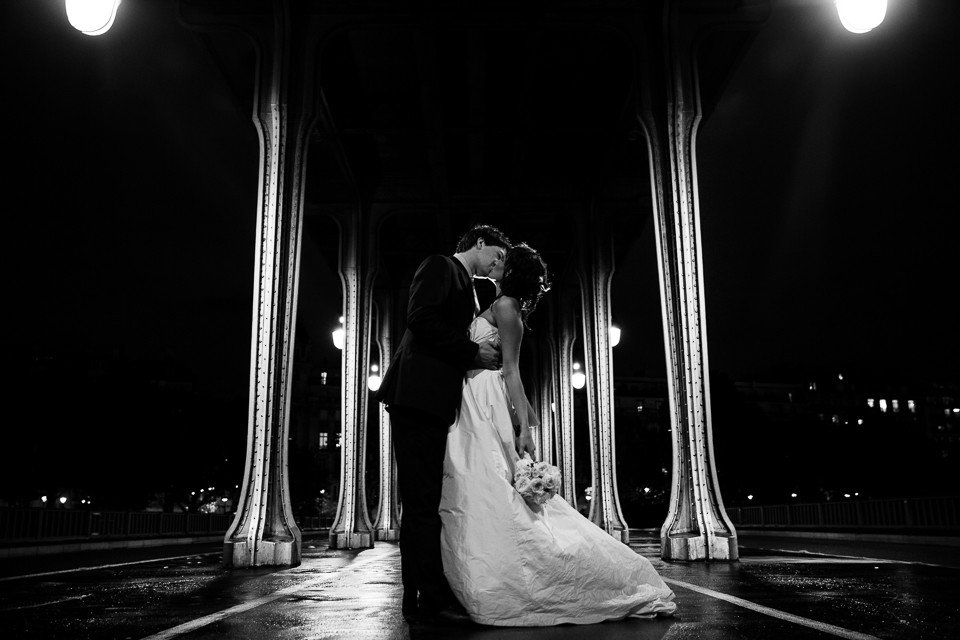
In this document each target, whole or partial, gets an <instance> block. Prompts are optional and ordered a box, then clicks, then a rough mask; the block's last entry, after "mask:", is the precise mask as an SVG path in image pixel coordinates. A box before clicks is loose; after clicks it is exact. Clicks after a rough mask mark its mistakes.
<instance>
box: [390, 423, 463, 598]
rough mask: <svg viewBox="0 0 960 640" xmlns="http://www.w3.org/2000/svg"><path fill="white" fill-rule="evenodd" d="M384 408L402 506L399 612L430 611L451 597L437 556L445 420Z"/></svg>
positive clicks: (438, 555) (438, 550)
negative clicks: (391, 441) (401, 610)
mask: <svg viewBox="0 0 960 640" xmlns="http://www.w3.org/2000/svg"><path fill="white" fill-rule="evenodd" d="M389 412H390V424H391V431H392V433H393V447H394V452H395V454H396V457H397V484H398V485H399V489H400V502H401V505H402V508H403V511H402V517H401V520H400V573H401V576H402V580H403V592H404V593H403V608H404V612H405V613H412V610H413V609H415V608H417V607H419V610H420V611H423V612H434V611H438V610H440V609H442V608H444V607H446V606H448V605H450V604H452V603H453V599H454V596H453V593H452V592H451V591H450V586H449V584H447V579H446V578H445V577H444V575H443V560H442V558H441V556H440V527H441V523H440V493H441V491H442V489H443V458H444V455H445V453H446V448H447V430H448V429H449V425H448V424H447V421H446V420H444V419H442V418H440V417H438V416H434V415H431V414H429V413H426V412H423V411H419V410H417V409H411V408H408V407H400V406H396V405H394V406H391V407H390V408H389ZM418 594H419V605H418V604H417V603H418V599H417V595H418Z"/></svg>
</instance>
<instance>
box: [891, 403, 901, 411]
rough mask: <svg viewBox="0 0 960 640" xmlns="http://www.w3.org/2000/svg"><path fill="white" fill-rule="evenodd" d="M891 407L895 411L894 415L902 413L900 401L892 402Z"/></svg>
mask: <svg viewBox="0 0 960 640" xmlns="http://www.w3.org/2000/svg"><path fill="white" fill-rule="evenodd" d="M890 407H891V408H892V409H893V412H894V413H900V401H899V400H891V401H890Z"/></svg>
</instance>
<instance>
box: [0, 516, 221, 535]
mask: <svg viewBox="0 0 960 640" xmlns="http://www.w3.org/2000/svg"><path fill="white" fill-rule="evenodd" d="M232 521H233V515H232V514H227V513H210V514H206V513H161V512H153V511H75V510H72V509H16V508H0V544H9V543H21V542H30V541H38V540H41V541H56V540H90V539H122V538H162V537H177V536H197V535H210V534H218V533H226V531H227V528H228V527H229V526H230V523H231V522H232Z"/></svg>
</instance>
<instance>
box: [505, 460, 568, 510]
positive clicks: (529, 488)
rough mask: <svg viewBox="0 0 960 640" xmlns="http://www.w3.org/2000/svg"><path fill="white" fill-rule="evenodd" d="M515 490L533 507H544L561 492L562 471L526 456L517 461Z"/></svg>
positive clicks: (514, 479)
mask: <svg viewBox="0 0 960 640" xmlns="http://www.w3.org/2000/svg"><path fill="white" fill-rule="evenodd" d="M513 488H514V489H516V490H517V493H519V494H520V495H521V496H522V497H523V499H524V500H526V501H527V504H529V505H530V506H531V507H532V506H534V505H538V506H539V505H542V504H543V503H545V502H546V501H547V500H549V499H550V498H552V497H553V496H555V495H557V492H558V491H559V490H560V469H558V468H557V467H555V466H554V465H552V464H550V463H548V462H544V461H542V460H541V461H540V462H534V461H533V460H531V459H530V458H529V457H527V456H526V455H525V456H524V457H523V458H520V459H519V460H517V467H516V471H515V472H514V474H513Z"/></svg>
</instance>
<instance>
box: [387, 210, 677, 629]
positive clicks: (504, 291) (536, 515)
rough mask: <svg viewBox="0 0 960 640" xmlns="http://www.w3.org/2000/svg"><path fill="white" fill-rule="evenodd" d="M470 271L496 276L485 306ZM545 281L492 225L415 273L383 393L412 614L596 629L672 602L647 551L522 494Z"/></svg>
mask: <svg viewBox="0 0 960 640" xmlns="http://www.w3.org/2000/svg"><path fill="white" fill-rule="evenodd" d="M474 276H479V277H486V278H490V279H492V280H494V281H496V282H497V283H498V285H499V286H498V289H499V295H498V297H497V298H496V299H495V300H494V302H493V304H491V305H490V306H489V307H488V308H486V309H480V305H479V302H478V297H477V294H476V290H475V289H474V287H473V277H474ZM548 288H549V276H548V273H547V266H546V264H545V263H544V262H543V260H542V259H541V257H540V255H539V254H538V253H537V252H536V251H535V250H534V249H532V248H531V247H529V246H527V245H525V244H518V245H515V246H514V245H511V243H510V242H509V240H508V239H507V238H506V236H504V234H503V233H502V232H501V231H500V230H498V229H496V228H494V227H490V226H484V225H480V226H475V227H473V228H472V229H470V230H469V231H467V233H465V234H464V235H463V237H462V238H461V239H460V242H459V244H458V245H457V249H456V253H455V254H454V255H453V256H443V255H435V256H430V257H428V258H427V259H426V260H424V261H423V262H422V263H421V264H420V266H419V268H418V269H417V271H416V273H415V275H414V277H413V281H412V283H411V285H410V298H409V303H408V307H407V329H406V331H405V333H404V335H403V338H402V340H401V341H400V346H399V348H398V349H397V352H396V354H395V356H394V358H393V361H392V363H391V365H390V367H389V369H388V370H387V372H386V374H385V376H384V380H383V384H382V385H381V387H380V390H379V392H378V393H377V400H378V401H380V402H383V403H385V404H386V405H387V410H388V411H389V413H390V420H391V425H392V433H393V443H394V451H395V453H396V459H397V479H398V483H399V489H400V499H401V500H402V504H403V521H402V524H401V529H400V558H401V559H400V567H401V576H402V581H403V602H402V608H403V615H404V618H405V619H406V620H407V621H408V622H411V623H414V622H422V623H431V622H433V623H444V622H451V621H455V620H457V619H458V618H459V619H461V620H463V621H466V618H465V616H464V614H466V616H469V619H470V620H472V621H474V622H476V623H480V624H487V625H499V626H547V625H557V624H564V623H574V624H590V623H595V622H601V621H604V620H616V619H621V618H624V617H627V616H645V617H652V616H654V615H656V614H670V613H672V612H673V611H674V610H675V608H676V605H675V604H674V603H673V592H672V591H671V590H670V589H669V587H667V586H666V584H664V582H663V580H662V579H661V578H660V576H659V575H658V574H657V572H656V570H655V569H654V568H653V566H652V565H651V564H650V562H649V561H648V560H647V559H646V558H644V557H643V556H641V555H639V554H637V553H635V552H634V551H632V550H631V549H630V548H629V547H627V546H626V545H624V544H623V543H621V542H619V541H618V540H614V539H613V538H612V537H610V536H609V535H607V534H606V533H605V532H604V531H603V530H601V529H600V528H599V527H597V526H596V525H594V524H593V523H591V522H590V521H589V520H587V519H586V518H584V517H583V516H582V515H581V514H580V513H579V512H577V511H576V510H575V509H573V507H571V506H570V505H569V504H567V502H565V501H564V500H563V499H562V498H561V497H560V496H553V497H552V498H550V499H549V500H547V501H546V502H545V503H544V504H542V505H536V504H535V505H533V506H531V505H529V504H528V503H527V502H526V501H525V500H524V499H523V498H522V497H521V496H520V494H519V493H517V491H516V489H514V486H513V482H512V480H513V478H514V471H515V468H516V464H517V461H518V460H519V459H520V458H521V457H522V456H525V455H529V456H531V457H533V456H534V455H535V453H536V450H535V446H534V442H533V438H532V436H531V432H530V429H531V427H535V426H537V425H539V418H538V417H537V414H536V412H535V411H534V409H533V407H532V406H531V405H530V403H529V402H528V400H527V397H526V394H525V393H524V390H523V383H522V381H521V379H520V372H519V362H518V360H519V356H520V343H521V339H522V337H523V332H524V328H525V327H526V321H527V318H528V316H529V315H530V314H531V313H532V312H533V310H534V309H535V308H536V306H537V302H538V301H539V300H540V297H541V296H542V295H543V294H544V293H545V292H546V291H547V289H548Z"/></svg>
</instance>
